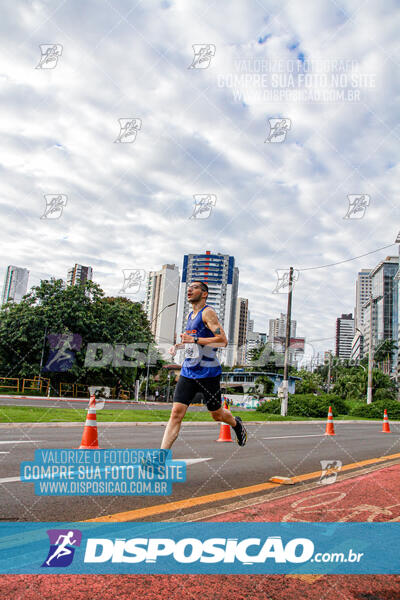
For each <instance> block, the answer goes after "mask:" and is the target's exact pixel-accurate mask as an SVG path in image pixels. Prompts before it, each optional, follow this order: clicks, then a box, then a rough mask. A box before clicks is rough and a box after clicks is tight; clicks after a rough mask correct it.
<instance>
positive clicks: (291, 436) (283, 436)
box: [263, 433, 325, 440]
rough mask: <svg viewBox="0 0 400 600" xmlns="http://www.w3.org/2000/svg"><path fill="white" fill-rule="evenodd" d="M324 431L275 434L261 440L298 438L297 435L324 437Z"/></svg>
mask: <svg viewBox="0 0 400 600" xmlns="http://www.w3.org/2000/svg"><path fill="white" fill-rule="evenodd" d="M324 436H325V434H324V433H308V434H307V435H277V436H274V437H265V438H263V440H287V439H288V438H299V437H324Z"/></svg>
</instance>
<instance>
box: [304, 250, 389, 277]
mask: <svg viewBox="0 0 400 600" xmlns="http://www.w3.org/2000/svg"><path fill="white" fill-rule="evenodd" d="M395 245H396V244H389V245H388V246H382V248H378V249H377V250H372V251H371V252H366V253H365V254H360V255H359V256H354V257H353V258H346V260H339V261H338V262H334V263H330V264H327V265H320V266H319V267H306V268H305V269H297V271H312V270H314V269H325V268H326V267H334V266H336V265H341V264H343V263H345V262H350V261H352V260H357V259H358V258H363V257H364V256H369V255H370V254H375V252H380V251H381V250H385V249H386V248H391V247H392V246H395Z"/></svg>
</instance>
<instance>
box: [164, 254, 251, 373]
mask: <svg viewBox="0 0 400 600" xmlns="http://www.w3.org/2000/svg"><path fill="white" fill-rule="evenodd" d="M196 279H198V280H200V281H204V282H205V283H206V284H207V285H208V289H209V294H208V298H207V304H209V305H210V306H211V307H212V308H213V309H214V310H215V312H216V313H217V315H218V318H219V321H220V323H221V325H222V327H223V328H224V331H225V333H226V335H227V338H228V344H229V345H228V347H227V348H225V349H223V350H222V351H219V353H220V360H221V361H222V362H223V363H224V364H227V365H229V366H232V365H233V362H234V333H235V316H236V302H237V293H238V285H239V269H238V268H237V267H235V259H234V257H233V256H229V255H227V254H220V253H219V252H218V253H217V254H212V253H211V251H210V250H207V251H206V252H205V253H204V254H185V256H184V257H183V267H182V277H181V284H180V290H179V302H178V315H177V320H176V333H177V340H178V341H179V340H180V334H181V333H182V332H183V331H184V329H185V327H186V321H187V315H188V313H189V312H190V311H191V306H190V304H189V302H188V301H187V286H188V284H189V283H190V282H191V281H194V280H196Z"/></svg>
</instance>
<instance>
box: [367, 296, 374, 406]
mask: <svg viewBox="0 0 400 600" xmlns="http://www.w3.org/2000/svg"><path fill="white" fill-rule="evenodd" d="M372 315H373V298H372V294H371V295H370V297H369V344H368V387H367V404H371V403H372V369H373V366H374V356H373V352H374V345H373V343H372Z"/></svg>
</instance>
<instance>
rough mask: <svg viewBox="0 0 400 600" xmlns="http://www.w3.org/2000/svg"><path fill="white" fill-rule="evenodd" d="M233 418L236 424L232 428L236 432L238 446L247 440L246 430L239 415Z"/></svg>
mask: <svg viewBox="0 0 400 600" xmlns="http://www.w3.org/2000/svg"><path fill="white" fill-rule="evenodd" d="M235 419H236V426H235V427H234V428H233V430H234V432H235V433H236V438H237V439H236V441H237V443H238V444H239V446H244V445H245V444H246V442H247V431H246V428H245V426H244V425H243V423H242V419H241V418H240V417H235Z"/></svg>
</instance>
